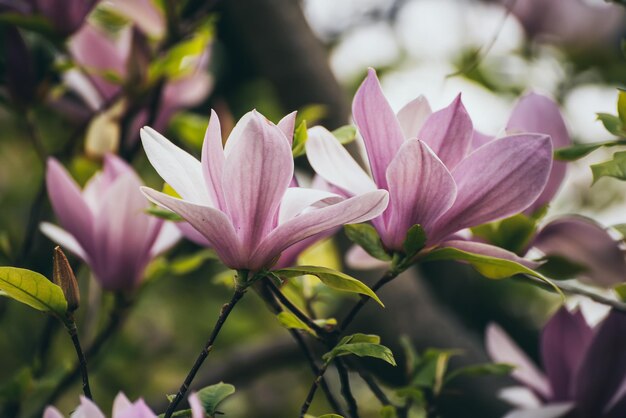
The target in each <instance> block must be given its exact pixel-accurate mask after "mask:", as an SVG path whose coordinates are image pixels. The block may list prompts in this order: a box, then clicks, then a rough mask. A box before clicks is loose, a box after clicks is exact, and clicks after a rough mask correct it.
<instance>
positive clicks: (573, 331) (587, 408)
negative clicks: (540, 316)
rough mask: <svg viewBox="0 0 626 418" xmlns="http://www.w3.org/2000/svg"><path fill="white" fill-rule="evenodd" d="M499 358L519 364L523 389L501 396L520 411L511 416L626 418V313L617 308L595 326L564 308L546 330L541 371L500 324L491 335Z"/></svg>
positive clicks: (517, 376)
mask: <svg viewBox="0 0 626 418" xmlns="http://www.w3.org/2000/svg"><path fill="white" fill-rule="evenodd" d="M486 340H487V341H486V345H487V350H488V352H489V354H490V356H491V358H492V359H493V360H494V361H497V362H503V363H509V364H512V365H514V366H516V369H515V370H514V371H513V378H515V379H516V380H517V381H518V382H519V383H521V384H522V385H523V386H522V387H513V388H508V389H505V390H504V391H503V392H502V393H501V396H502V398H504V399H505V400H507V401H510V402H511V403H513V404H514V405H515V406H517V407H518V408H520V409H518V410H516V411H514V412H512V413H511V414H510V415H507V418H509V417H510V418H537V417H541V418H557V417H567V418H590V417H594V418H620V417H624V416H626V359H625V358H624V352H626V315H625V314H624V313H623V312H618V311H615V310H612V311H610V312H609V314H608V316H607V317H606V318H605V319H604V320H603V321H602V322H601V323H600V324H598V325H597V326H596V327H594V328H592V327H591V326H589V325H588V323H587V322H586V320H585V318H584V316H583V315H582V313H581V312H580V311H575V312H569V311H568V310H567V309H566V308H565V307H563V308H561V309H559V310H558V311H557V312H556V314H555V315H554V316H553V317H552V318H551V319H550V320H549V321H548V323H547V324H546V325H545V327H544V329H543V332H542V333H541V347H540V348H541V350H540V352H541V360H542V365H543V369H544V371H545V372H544V371H542V370H540V369H539V368H538V367H537V366H536V365H535V364H534V363H533V362H532V360H530V359H529V358H528V356H526V354H525V353H524V352H523V351H522V350H521V349H520V348H519V347H517V345H516V344H515V343H514V342H513V341H512V340H511V339H510V337H509V336H508V335H507V334H506V333H505V332H504V331H503V330H502V329H501V328H499V327H498V326H497V325H494V324H492V325H490V326H489V328H488V329H487V335H486Z"/></svg>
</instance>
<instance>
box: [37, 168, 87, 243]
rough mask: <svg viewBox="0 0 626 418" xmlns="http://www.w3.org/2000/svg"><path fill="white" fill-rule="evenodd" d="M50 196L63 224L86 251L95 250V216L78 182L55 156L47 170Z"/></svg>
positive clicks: (47, 184)
mask: <svg viewBox="0 0 626 418" xmlns="http://www.w3.org/2000/svg"><path fill="white" fill-rule="evenodd" d="M46 186H47V189H48V197H49V199H50V203H51V204H52V208H53V209H54V213H55V214H56V216H57V218H59V222H60V223H61V226H63V228H65V230H66V231H67V232H69V233H70V234H71V235H73V236H74V238H76V241H78V243H80V246H81V247H82V248H83V250H85V252H86V253H88V254H89V253H91V252H92V250H93V248H94V247H93V245H94V244H93V224H94V217H93V214H92V213H91V210H90V209H89V207H88V206H87V204H86V203H85V201H84V199H83V197H82V195H81V192H80V188H79V187H78V184H76V182H75V181H74V179H72V178H71V177H70V175H69V174H68V172H67V171H65V169H64V168H63V167H62V166H61V164H60V163H59V162H58V161H57V160H55V159H54V158H50V159H48V165H47V170H46Z"/></svg>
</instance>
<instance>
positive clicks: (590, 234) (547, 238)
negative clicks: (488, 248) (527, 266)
mask: <svg viewBox="0 0 626 418" xmlns="http://www.w3.org/2000/svg"><path fill="white" fill-rule="evenodd" d="M533 246H534V247H536V248H538V249H539V250H541V251H542V252H543V253H544V254H546V255H557V256H561V257H565V258H566V259H569V260H571V261H572V262H574V263H576V264H579V265H581V266H582V267H584V268H585V269H586V270H585V271H583V272H582V273H580V276H581V278H583V279H584V280H586V281H587V282H589V283H591V284H594V285H596V286H602V287H612V286H614V285H616V284H619V283H623V282H624V281H625V280H626V261H624V255H623V253H622V250H621V249H620V247H619V243H618V242H617V241H616V240H614V239H613V238H612V237H611V236H610V235H609V233H608V232H607V231H606V230H605V229H604V228H603V227H602V226H600V225H599V224H597V223H596V222H594V221H592V220H591V219H587V218H583V217H582V216H566V217H561V218H558V219H555V220H554V221H552V222H550V223H549V224H547V225H546V226H545V227H543V228H542V229H541V231H539V233H538V234H537V237H536V238H535V240H534V242H533Z"/></svg>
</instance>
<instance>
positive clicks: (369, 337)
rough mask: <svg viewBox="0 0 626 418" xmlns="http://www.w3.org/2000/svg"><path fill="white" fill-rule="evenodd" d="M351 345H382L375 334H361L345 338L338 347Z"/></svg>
mask: <svg viewBox="0 0 626 418" xmlns="http://www.w3.org/2000/svg"><path fill="white" fill-rule="evenodd" d="M350 343H371V344H380V337H379V336H378V335H374V334H361V333H356V334H352V335H347V336H345V337H343V338H342V339H341V340H340V341H339V343H338V344H337V345H341V344H350Z"/></svg>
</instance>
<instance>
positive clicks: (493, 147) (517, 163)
mask: <svg viewBox="0 0 626 418" xmlns="http://www.w3.org/2000/svg"><path fill="white" fill-rule="evenodd" d="M352 111H353V117H354V121H355V123H356V125H357V127H358V130H359V132H360V134H361V136H362V137H363V141H364V143H365V148H366V151H367V157H368V161H369V169H370V171H371V177H370V175H369V174H368V173H367V172H366V171H365V170H363V169H361V167H360V166H359V165H358V164H357V163H356V162H355V161H354V160H353V159H352V158H351V157H350V155H349V154H348V153H347V151H346V150H345V149H344V148H343V147H342V146H341V145H340V144H339V142H338V141H337V140H335V139H334V138H333V136H332V135H331V134H330V133H329V132H328V131H326V130H325V129H324V128H321V127H315V128H312V129H311V130H310V133H309V140H308V141H307V155H308V158H309V162H310V163H311V166H312V167H313V168H314V170H315V171H316V172H317V173H318V174H319V175H320V176H321V177H323V178H324V179H325V180H326V181H328V182H329V183H331V184H333V185H335V186H337V187H339V188H340V189H342V190H343V191H344V192H345V194H347V195H348V196H351V195H355V194H360V193H365V192H367V191H370V190H374V189H376V188H377V187H379V188H382V189H386V190H388V191H389V197H390V201H389V207H388V208H387V210H386V211H385V212H384V213H383V214H382V215H381V216H379V217H378V218H376V219H374V220H373V224H374V226H375V227H376V229H377V231H378V233H379V235H380V237H381V239H382V242H383V244H384V245H385V247H386V248H387V249H389V250H393V251H402V244H403V242H404V240H405V237H406V233H407V231H408V229H409V228H410V227H411V226H413V225H415V224H420V225H421V226H422V228H424V230H425V232H426V235H427V239H428V241H427V245H428V246H437V245H442V246H456V247H458V246H459V245H462V246H463V247H464V248H463V249H465V250H468V251H474V252H481V253H486V254H488V255H494V256H497V255H496V254H494V252H497V253H498V254H499V255H504V254H503V253H507V252H504V251H502V250H498V249H495V248H494V247H491V246H488V245H485V244H478V243H470V242H463V241H448V240H450V239H451V237H452V236H453V234H455V233H456V232H458V231H461V230H463V229H465V228H468V227H471V226H475V225H480V224H483V223H486V222H491V221H494V220H496V219H501V218H505V217H508V216H511V215H513V214H516V213H519V212H520V211H523V210H524V209H526V208H527V207H528V206H529V205H531V204H532V203H533V202H534V201H535V200H536V199H537V197H538V196H539V195H540V193H541V192H542V191H543V189H544V186H545V184H546V181H547V179H548V175H549V173H550V169H551V165H552V146H551V143H550V138H549V137H548V136H547V135H539V134H530V133H525V134H515V135H510V136H505V137H503V138H498V139H496V140H488V141H485V142H486V143H484V144H479V142H480V141H481V140H482V139H483V138H482V137H483V136H482V135H481V134H479V133H477V132H475V131H474V129H473V125H472V121H471V119H470V117H469V115H468V114H467V112H466V110H465V108H464V107H463V104H462V102H461V98H460V96H459V97H457V98H456V99H455V100H454V101H453V102H452V104H451V105H450V106H448V107H447V108H444V109H442V110H440V111H437V112H434V113H432V112H431V110H430V106H429V105H428V102H427V101H426V100H425V99H424V98H423V97H418V98H417V99H415V100H413V101H412V102H410V103H408V104H407V105H406V106H405V107H404V108H402V109H401V110H400V111H399V112H398V114H397V115H396V114H394V113H393V111H392V109H391V107H390V105H389V103H388V102H387V100H386V98H385V97H384V95H383V92H382V90H381V88H380V84H379V82H378V79H377V77H376V73H375V71H374V70H372V69H370V71H369V73H368V76H367V78H366V79H365V81H364V82H363V84H362V85H361V87H360V88H359V90H358V91H357V93H356V96H355V98H354V102H353V105H352ZM489 139H490V138H489ZM447 241H448V242H447ZM468 246H473V247H474V248H471V249H470V248H468ZM507 254H508V255H509V256H510V257H514V255H513V254H510V253H507Z"/></svg>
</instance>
